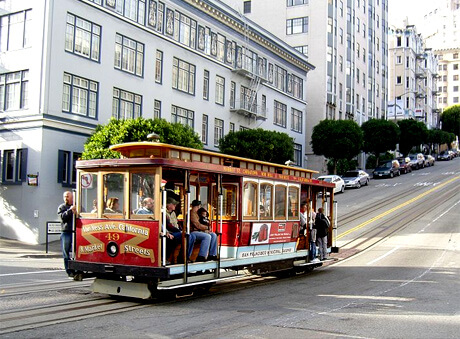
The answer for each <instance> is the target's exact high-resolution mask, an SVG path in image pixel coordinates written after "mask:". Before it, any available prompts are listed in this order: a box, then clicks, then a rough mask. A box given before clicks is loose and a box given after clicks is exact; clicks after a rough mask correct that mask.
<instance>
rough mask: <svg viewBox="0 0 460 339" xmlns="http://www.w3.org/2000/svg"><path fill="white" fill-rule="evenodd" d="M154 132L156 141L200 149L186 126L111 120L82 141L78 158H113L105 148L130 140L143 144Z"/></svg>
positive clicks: (156, 121) (141, 119) (138, 119)
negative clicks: (82, 149)
mask: <svg viewBox="0 0 460 339" xmlns="http://www.w3.org/2000/svg"><path fill="white" fill-rule="evenodd" d="M152 132H155V133H156V134H158V135H159V137H160V140H159V141H160V142H164V143H168V144H172V145H177V146H186V147H191V148H197V149H202V148H203V144H202V143H201V141H200V137H199V136H198V134H197V133H195V132H194V131H193V129H192V128H191V127H189V126H185V125H182V124H179V123H170V122H167V121H166V120H164V119H144V118H136V119H127V120H118V119H113V118H112V119H111V120H110V121H109V122H108V123H107V124H106V125H98V126H97V127H96V130H95V132H94V133H93V134H92V135H91V136H90V137H89V138H88V139H87V140H86V142H85V145H84V152H83V154H82V159H84V160H89V159H114V158H119V153H118V152H113V151H111V150H109V146H111V145H116V144H121V143H124V142H131V141H147V136H148V135H149V134H150V133H152Z"/></svg>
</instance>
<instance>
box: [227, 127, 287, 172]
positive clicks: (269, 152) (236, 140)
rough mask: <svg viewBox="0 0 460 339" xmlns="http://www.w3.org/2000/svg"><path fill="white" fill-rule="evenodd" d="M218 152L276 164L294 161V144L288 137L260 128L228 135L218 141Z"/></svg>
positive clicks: (284, 134)
mask: <svg viewBox="0 0 460 339" xmlns="http://www.w3.org/2000/svg"><path fill="white" fill-rule="evenodd" d="M219 150H220V151H221V152H222V153H225V154H229V155H235V156H239V157H244V158H250V159H256V160H261V161H268V162H273V163H276V164H284V163H285V162H286V161H287V160H294V143H293V141H292V138H291V137H290V136H289V135H287V134H286V133H281V132H275V131H267V130H264V129H261V128H257V129H251V130H244V131H238V132H230V133H228V134H227V135H226V136H224V137H223V138H222V139H220V141H219Z"/></svg>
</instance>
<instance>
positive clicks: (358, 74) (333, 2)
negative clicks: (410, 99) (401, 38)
mask: <svg viewBox="0 0 460 339" xmlns="http://www.w3.org/2000/svg"><path fill="white" fill-rule="evenodd" d="M224 1H225V2H226V3H228V4H229V5H231V6H232V7H234V8H236V9H238V10H239V12H240V13H241V15H244V16H246V17H247V18H249V19H251V20H253V21H255V22H257V23H258V24H260V25H262V26H263V27H265V28H266V29H267V30H269V31H270V32H271V33H273V34H275V35H276V36H278V37H280V38H281V39H283V40H284V41H286V42H287V43H288V44H290V45H292V46H294V47H295V48H296V49H297V50H298V51H300V52H301V53H303V54H305V55H307V56H308V60H309V61H310V62H311V63H312V64H313V65H315V67H316V69H315V70H314V71H313V72H312V73H311V74H310V77H309V81H308V83H307V117H306V124H307V126H306V129H307V135H306V137H307V141H306V144H307V148H306V155H307V157H308V161H307V167H308V168H312V169H315V170H319V171H324V170H325V166H324V159H323V157H317V156H314V155H313V152H312V149H311V146H310V141H311V132H312V129H313V127H314V126H315V125H317V124H318V123H319V122H320V121H321V120H324V119H353V120H355V121H356V122H357V123H359V124H362V123H363V122H365V121H367V120H368V119H370V118H382V117H386V110H387V100H388V97H387V95H388V89H387V80H388V41H387V29H388V3H387V0H328V1H309V0H272V1H269V2H267V1H264V0H224ZM361 160H362V159H361Z"/></svg>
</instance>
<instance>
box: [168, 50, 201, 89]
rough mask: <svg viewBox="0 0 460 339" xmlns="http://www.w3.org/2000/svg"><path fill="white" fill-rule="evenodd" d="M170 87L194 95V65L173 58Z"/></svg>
mask: <svg viewBox="0 0 460 339" xmlns="http://www.w3.org/2000/svg"><path fill="white" fill-rule="evenodd" d="M172 87H173V88H174V89H177V90H179V91H182V92H185V93H189V94H192V95H195V65H192V64H190V63H188V62H185V61H183V60H180V59H178V58H174V59H173V70H172Z"/></svg>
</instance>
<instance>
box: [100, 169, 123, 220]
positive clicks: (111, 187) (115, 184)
mask: <svg viewBox="0 0 460 339" xmlns="http://www.w3.org/2000/svg"><path fill="white" fill-rule="evenodd" d="M103 183H104V187H103V190H104V202H105V206H104V214H123V206H124V194H123V193H124V187H125V178H124V175H123V174H122V173H108V174H104V176H103Z"/></svg>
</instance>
